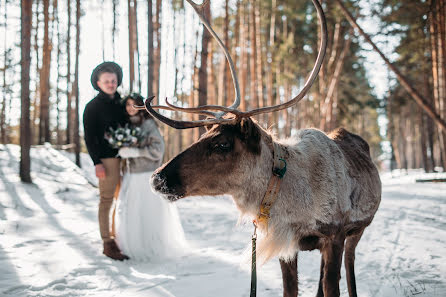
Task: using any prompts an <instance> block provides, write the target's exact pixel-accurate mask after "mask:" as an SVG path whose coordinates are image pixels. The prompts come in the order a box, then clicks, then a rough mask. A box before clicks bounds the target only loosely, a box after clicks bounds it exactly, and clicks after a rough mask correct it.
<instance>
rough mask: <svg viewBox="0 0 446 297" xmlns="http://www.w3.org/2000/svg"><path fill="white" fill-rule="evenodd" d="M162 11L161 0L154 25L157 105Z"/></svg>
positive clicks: (157, 4) (158, 0)
mask: <svg viewBox="0 0 446 297" xmlns="http://www.w3.org/2000/svg"><path fill="white" fill-rule="evenodd" d="M161 9H162V3H161V0H156V13H155V22H154V24H153V34H154V39H155V41H156V43H155V45H156V46H154V53H153V62H154V65H153V80H152V83H153V85H152V92H153V94H155V95H156V96H157V97H156V98H155V100H156V102H155V103H156V104H159V102H160V100H159V99H160V98H159V97H158V95H159V91H160V90H159V87H160V84H159V79H160V67H161Z"/></svg>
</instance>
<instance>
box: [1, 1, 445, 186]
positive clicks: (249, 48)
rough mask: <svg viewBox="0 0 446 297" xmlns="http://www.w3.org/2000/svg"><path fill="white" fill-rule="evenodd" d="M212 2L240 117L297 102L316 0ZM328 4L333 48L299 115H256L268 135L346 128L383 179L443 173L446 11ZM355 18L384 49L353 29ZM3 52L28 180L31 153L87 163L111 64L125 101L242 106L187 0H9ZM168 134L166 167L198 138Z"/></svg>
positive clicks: (16, 139) (10, 132)
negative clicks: (86, 117) (106, 64)
mask: <svg viewBox="0 0 446 297" xmlns="http://www.w3.org/2000/svg"><path fill="white" fill-rule="evenodd" d="M210 2H211V5H210V6H206V11H205V13H206V16H207V19H208V20H211V23H212V26H213V28H214V29H215V30H216V31H217V33H218V34H219V36H220V37H221V38H222V40H223V42H224V43H225V45H226V46H227V48H228V49H229V51H230V53H231V55H232V58H233V59H234V61H235V65H236V69H237V73H238V76H239V82H240V88H241V97H242V103H241V106H240V108H241V109H242V110H249V109H253V108H257V107H262V106H271V105H274V104H278V103H280V102H284V101H288V100H289V99H291V98H292V97H294V96H295V95H296V94H297V93H298V92H299V90H300V88H301V87H302V85H303V83H304V81H305V78H306V77H307V76H308V75H309V72H310V70H311V68H312V66H313V62H314V61H315V58H316V57H315V56H316V54H317V48H318V36H319V33H320V32H319V29H318V28H319V26H318V22H317V18H316V15H315V11H314V8H313V6H312V4H311V1H294V0H293V1H290V0H250V1H236V0H232V1H223V0H218V1H217V0H211V1H210ZM321 2H322V4H323V7H324V11H325V13H326V16H327V21H328V23H327V25H328V32H329V40H328V49H327V55H326V59H325V61H324V64H323V67H322V69H321V71H320V74H319V77H318V79H317V81H316V83H315V84H314V85H313V87H312V88H311V90H310V92H309V93H308V95H307V96H306V97H305V98H304V99H303V100H302V101H301V102H299V103H298V104H297V105H295V106H293V107H292V108H288V109H286V110H284V111H280V112H275V113H272V114H268V115H260V116H258V117H257V120H258V121H259V122H260V124H261V125H262V126H264V127H265V128H270V129H271V130H272V131H274V132H275V133H276V134H277V135H278V136H280V137H288V136H292V135H294V134H295V133H296V131H297V130H298V129H301V128H307V127H316V128H319V129H321V130H323V131H330V130H332V129H334V128H336V127H338V126H344V127H345V128H347V129H348V130H350V131H352V132H354V133H357V134H359V135H361V136H362V137H363V138H365V139H366V140H367V141H368V142H369V144H370V147H371V153H372V157H373V158H374V160H375V162H377V163H380V164H381V167H382V168H384V169H393V168H424V170H425V171H426V172H432V171H434V170H442V169H441V168H446V155H445V153H446V149H445V148H446V128H445V127H446V126H445V119H446V76H445V73H446V63H445V57H446V46H445V42H446V38H445V35H446V33H445V31H446V25H445V15H446V13H445V12H446V6H445V1H444V0H428V1H412V0H410V1H392V0H374V1H364V0H358V1H351V0H344V1H340V0H335V1H324V0H322V1H321ZM356 20H358V23H359V26H361V27H362V29H364V31H366V32H367V33H368V34H369V35H370V36H371V40H373V42H374V44H373V45H374V46H375V48H374V47H372V46H371V45H370V44H369V43H368V42H367V41H368V36H364V35H362V34H360V33H361V29H360V28H354V27H352V26H355V24H356ZM361 35H362V36H361ZM0 40H2V41H1V42H0V86H1V87H0V88H1V89H0V90H1V91H0V98H1V99H0V141H1V142H2V143H16V144H21V146H22V160H21V177H22V180H24V181H31V177H30V175H29V172H30V166H29V163H30V160H29V152H28V153H27V151H29V147H30V146H31V145H42V144H44V143H46V142H48V143H51V144H52V145H54V146H55V147H57V148H60V149H67V150H71V151H73V152H74V153H75V154H76V156H77V157H76V162H77V164H78V165H79V166H81V165H82V164H80V158H79V154H80V152H82V151H85V146H84V144H83V139H82V138H83V137H82V133H83V132H82V127H81V125H80V123H82V118H81V117H82V111H83V108H84V106H85V104H86V103H87V102H88V101H89V100H90V99H92V98H93V97H94V96H95V92H94V90H93V88H92V87H91V85H90V74H91V71H92V69H93V68H94V67H95V66H96V65H97V64H99V63H101V62H102V61H110V60H113V61H116V62H117V63H119V64H120V65H121V66H122V67H123V70H124V79H123V84H122V86H121V88H120V89H119V90H120V92H121V94H125V93H127V92H132V91H136V92H141V94H142V95H143V96H150V95H152V94H153V95H156V96H157V101H158V102H159V103H160V104H165V103H164V98H165V97H169V98H170V99H171V100H170V101H171V102H173V103H175V104H176V105H178V106H198V105H203V104H219V105H226V106H227V105H229V104H230V102H232V101H233V98H234V90H233V86H232V78H231V76H230V73H229V67H228V65H227V62H226V60H225V58H224V55H223V53H222V51H221V50H220V49H219V48H218V46H217V44H216V42H215V41H214V40H212V39H211V38H210V36H209V34H208V33H207V31H203V26H202V25H201V24H200V22H199V19H198V16H197V15H195V13H193V11H192V8H191V7H190V6H189V5H188V4H187V3H186V4H185V3H184V1H181V0H180V1H178V0H172V1H166V0H165V1H161V0H154V1H137V0H127V1H125V0H92V1H85V0H83V1H81V0H34V1H30V0H22V1H21V2H20V3H18V1H11V0H0ZM376 50H377V51H379V50H381V51H382V53H381V54H380V55H381V56H382V57H383V58H384V60H386V59H387V62H386V63H387V65H388V66H389V67H388V68H385V67H384V66H383V65H384V63H383V62H380V61H379V60H378V59H381V58H380V57H379V55H378V54H376V53H374V51H376ZM164 114H166V115H168V116H170V117H173V118H176V119H195V118H194V116H193V115H190V114H181V113H178V112H174V113H172V112H169V111H164ZM160 128H161V129H162V131H163V134H164V138H165V140H166V143H167V151H166V156H165V158H166V159H169V158H171V157H172V156H174V155H176V154H178V153H179V152H180V151H182V150H183V149H184V148H185V147H187V146H188V145H189V144H191V143H192V142H194V141H195V140H196V139H198V137H199V135H200V133H202V131H200V130H199V129H191V130H185V131H180V130H175V129H172V128H170V127H168V126H166V125H160Z"/></svg>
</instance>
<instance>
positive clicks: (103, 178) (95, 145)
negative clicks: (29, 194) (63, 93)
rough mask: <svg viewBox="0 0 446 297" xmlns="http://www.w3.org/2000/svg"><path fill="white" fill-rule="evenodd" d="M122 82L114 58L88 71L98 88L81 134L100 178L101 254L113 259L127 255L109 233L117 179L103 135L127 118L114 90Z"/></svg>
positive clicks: (112, 153) (113, 156)
mask: <svg viewBox="0 0 446 297" xmlns="http://www.w3.org/2000/svg"><path fill="white" fill-rule="evenodd" d="M121 82H122V69H121V67H120V66H119V65H118V64H116V63H114V62H104V63H102V64H100V65H98V66H97V67H96V68H95V69H94V70H93V73H92V74H91V84H92V85H93V88H94V89H95V90H97V91H99V94H98V95H97V96H96V97H95V98H93V99H92V100H91V101H90V102H89V103H88V104H87V105H86V106H85V110H84V135H85V144H86V145H87V149H88V153H89V154H90V157H91V159H92V160H93V163H94V165H95V171H96V176H97V178H98V179H99V196H100V200H99V212H98V217H99V230H100V233H101V237H102V241H103V244H104V250H103V254H104V255H106V256H107V257H110V258H112V259H115V260H119V261H122V260H125V259H128V257H127V256H126V255H124V254H122V253H121V251H120V250H119V248H118V246H117V244H116V242H115V240H114V239H113V238H112V236H111V235H110V219H109V218H110V209H111V206H112V204H113V199H114V194H115V190H116V187H117V185H118V183H119V179H120V172H119V171H120V170H119V163H120V162H119V161H120V159H118V158H117V157H116V155H117V154H118V150H117V149H114V148H112V147H111V146H110V145H109V143H108V142H107V141H106V140H105V138H104V133H105V132H107V131H108V130H109V129H110V128H112V129H116V128H117V126H118V125H121V126H123V125H124V124H125V123H126V121H127V117H126V113H125V108H124V106H123V105H121V96H120V95H119V93H118V92H117V91H116V90H117V88H118V86H119V85H121Z"/></svg>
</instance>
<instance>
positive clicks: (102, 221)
mask: <svg viewBox="0 0 446 297" xmlns="http://www.w3.org/2000/svg"><path fill="white" fill-rule="evenodd" d="M101 162H102V164H103V165H104V167H105V178H102V179H99V198H100V199H99V211H98V218H99V231H100V232H101V238H102V240H103V241H108V240H110V239H111V238H112V237H111V234H110V209H111V207H112V205H113V199H114V198H115V197H117V195H118V193H119V192H118V191H117V187H118V186H119V182H120V168H119V163H120V159H118V158H105V159H101Z"/></svg>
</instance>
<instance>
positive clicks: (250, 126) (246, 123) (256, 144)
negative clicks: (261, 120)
mask: <svg viewBox="0 0 446 297" xmlns="http://www.w3.org/2000/svg"><path fill="white" fill-rule="evenodd" d="M240 133H241V135H242V138H243V139H242V140H243V141H244V142H245V143H246V146H247V148H248V150H249V151H251V152H253V153H255V154H260V127H259V126H258V125H257V124H256V123H254V121H253V120H251V118H243V119H242V120H241V121H240Z"/></svg>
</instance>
